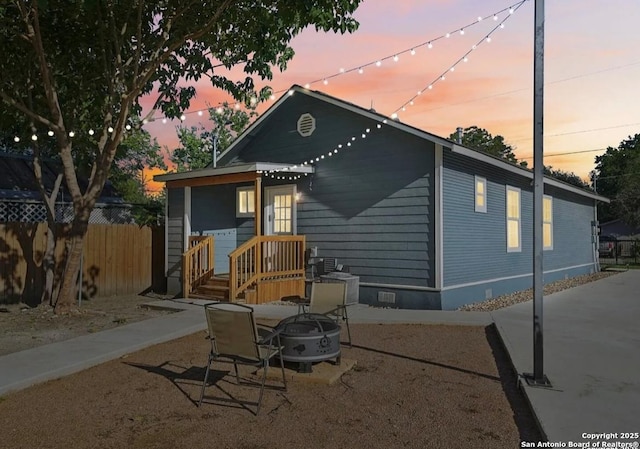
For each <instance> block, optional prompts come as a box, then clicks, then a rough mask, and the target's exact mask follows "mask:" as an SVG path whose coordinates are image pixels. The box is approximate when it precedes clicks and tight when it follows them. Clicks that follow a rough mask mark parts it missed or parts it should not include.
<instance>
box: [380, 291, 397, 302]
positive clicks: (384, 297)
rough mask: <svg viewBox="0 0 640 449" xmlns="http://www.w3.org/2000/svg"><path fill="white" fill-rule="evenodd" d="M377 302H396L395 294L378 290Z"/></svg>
mask: <svg viewBox="0 0 640 449" xmlns="http://www.w3.org/2000/svg"><path fill="white" fill-rule="evenodd" d="M378 302H383V303H386V304H395V303H396V294H395V293H392V292H378Z"/></svg>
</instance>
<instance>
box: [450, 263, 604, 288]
mask: <svg viewBox="0 0 640 449" xmlns="http://www.w3.org/2000/svg"><path fill="white" fill-rule="evenodd" d="M593 265H594V263H593V262H591V263H583V264H581V265H573V266H571V267H563V268H557V269H555V270H546V271H544V272H543V273H557V272H558V271H565V270H574V269H576V268H582V267H590V266H593ZM528 276H533V272H531V273H525V274H517V275H514V276H505V277H501V278H494V279H485V280H482V281H475V282H467V283H466V284H456V285H451V286H448V287H442V291H447V290H454V289H458V288H464V287H473V286H474V285H482V284H488V283H491V282H500V281H509V280H511V279H520V278H525V277H528Z"/></svg>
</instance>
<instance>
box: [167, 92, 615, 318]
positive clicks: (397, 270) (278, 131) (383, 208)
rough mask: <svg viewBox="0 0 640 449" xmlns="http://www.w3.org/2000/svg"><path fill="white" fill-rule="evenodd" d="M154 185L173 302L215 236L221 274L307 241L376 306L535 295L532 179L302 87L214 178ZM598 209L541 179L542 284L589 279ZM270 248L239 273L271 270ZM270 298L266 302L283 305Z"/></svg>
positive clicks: (230, 154) (204, 173) (180, 176)
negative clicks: (288, 242) (187, 267)
mask: <svg viewBox="0 0 640 449" xmlns="http://www.w3.org/2000/svg"><path fill="white" fill-rule="evenodd" d="M155 179H156V180H157V181H164V182H166V186H167V195H168V200H167V217H166V218H167V220H166V223H167V227H166V232H167V235H166V239H167V276H168V287H169V290H170V291H172V292H174V293H177V292H179V291H180V289H181V279H182V278H181V269H182V268H181V264H182V257H181V256H182V253H183V251H185V249H186V248H187V247H188V246H189V245H190V239H189V236H190V235H192V234H201V235H202V234H212V235H214V236H216V235H217V237H216V240H215V242H216V243H215V251H216V261H220V262H216V272H223V271H225V269H226V270H227V271H229V268H228V267H229V264H228V263H226V261H225V259H227V255H228V253H229V252H232V254H233V258H235V257H236V256H237V254H238V253H239V252H242V251H245V252H246V248H247V247H249V246H251V241H252V239H256V237H254V236H256V235H265V236H268V235H274V234H284V235H296V234H297V235H301V236H304V238H305V239H306V248H311V247H317V249H318V257H332V258H336V259H337V260H338V263H339V264H343V265H345V266H348V267H349V271H350V273H351V274H352V275H354V276H358V277H359V286H360V292H359V299H360V302H363V303H367V304H373V305H385V306H392V307H401V308H416V309H454V308H457V307H459V306H461V305H463V304H468V303H472V302H476V301H481V300H484V299H488V298H491V297H495V296H498V295H502V294H505V293H511V292H514V291H518V290H523V289H526V288H529V287H531V286H532V266H533V251H532V246H533V244H532V237H531V236H532V233H533V229H532V215H533V214H532V208H533V207H532V204H533V199H532V190H533V188H532V179H533V174H532V172H531V171H529V170H527V169H524V168H522V167H518V166H515V165H512V164H510V163H508V162H506V161H504V160H501V159H497V158H494V157H492V156H489V155H487V154H485V153H480V152H478V151H474V150H471V149H469V148H465V147H462V146H460V145H458V144H455V143H454V142H451V141H449V140H447V139H444V138H441V137H438V136H435V135H433V134H430V133H427V132H424V131H422V130H420V129H417V128H414V127H412V126H409V125H406V124H403V123H401V122H399V121H395V120H391V119H389V118H387V117H384V116H382V115H380V114H377V113H376V112H374V111H371V110H366V109H363V108H360V107H358V106H355V105H353V104H350V103H347V102H344V101H341V100H339V99H337V98H333V97H330V96H328V95H325V94H322V93H319V92H316V91H310V90H307V89H304V88H301V87H299V86H294V87H293V88H292V89H291V90H290V91H289V93H288V94H286V95H285V96H283V97H282V98H281V99H280V100H278V102H277V103H276V104H275V105H274V106H272V107H271V108H270V109H269V110H268V111H266V112H265V113H264V114H263V115H262V116H261V117H259V118H258V120H256V122H255V123H254V124H253V125H252V126H251V127H249V128H248V129H247V130H246V131H245V132H244V133H243V134H242V135H241V136H240V137H239V139H238V140H236V141H235V142H234V143H233V144H232V145H231V146H230V147H229V148H228V149H227V150H226V151H225V152H224V153H223V154H222V155H220V157H219V165H218V167H217V168H206V169H202V170H196V171H192V172H185V173H171V174H166V175H160V176H156V177H155ZM597 201H605V202H607V201H608V200H607V199H606V198H604V197H601V196H598V195H596V194H594V193H592V192H590V191H585V190H582V189H579V188H577V187H575V186H571V185H569V184H565V183H563V182H560V181H557V180H554V179H552V178H546V179H545V200H544V224H543V227H544V244H545V251H544V271H545V274H544V280H545V282H547V283H548V282H551V281H555V280H558V279H564V278H566V277H573V276H576V275H581V274H587V273H592V272H594V271H595V270H596V269H597V252H596V250H597V248H596V243H595V242H596V239H595V232H594V231H595V229H596V228H595V226H593V223H594V220H595V218H594V217H595V205H596V202H597ZM262 217H264V219H263V218H262ZM261 239H262V240H261V241H263V242H266V241H267V240H265V238H264V237H261ZM269 241H270V242H271V243H263V245H274V244H275V243H274V242H275V239H271V240H269ZM241 245H242V249H241V250H236V251H235V252H234V249H235V248H238V247H239V246H241ZM220 248H222V249H221V250H220ZM254 248H257V247H255V246H254ZM267 248H270V247H269V246H262V250H261V252H258V255H259V256H258V259H250V261H249V262H246V261H245V265H248V266H251V267H254V266H255V265H256V264H257V265H260V266H263V267H267V266H268V264H266V262H265V264H262V262H260V261H259V259H260V258H266V257H267V255H266V253H267V252H268V251H267ZM270 256H273V255H272V254H271V255H270ZM250 257H254V256H250ZM233 258H232V259H233ZM256 260H258V262H256ZM220 264H221V265H220ZM232 264H233V266H234V267H237V263H236V261H232ZM235 271H236V269H233V270H231V273H230V276H231V277H232V278H233V277H234V276H235V274H234V272H235ZM282 272H283V273H284V272H285V271H282ZM287 273H290V275H291V276H293V274H291V273H293V271H287ZM307 273H308V272H307ZM251 276H254V277H252V278H251V279H254V280H255V279H258V278H259V277H256V276H255V273H253V274H251ZM266 278H268V277H264V279H266ZM260 279H263V278H260ZM182 282H184V281H182ZM241 284H242V283H241V282H238V284H237V285H238V286H240V285H241ZM242 285H244V287H243V288H246V287H247V285H248V283H246V282H245V283H244V284H242ZM240 290H242V289H239V290H237V291H236V290H233V292H235V293H241V292H240ZM265 291H266V290H265ZM271 291H272V292H273V293H271V297H270V298H269V297H268V296H267V294H266V293H265V295H263V298H262V300H265V299H272V300H277V299H279V297H280V296H281V295H280V293H282V291H280V292H279V291H277V290H271ZM235 297H236V296H235V294H232V298H235ZM258 302H260V301H258Z"/></svg>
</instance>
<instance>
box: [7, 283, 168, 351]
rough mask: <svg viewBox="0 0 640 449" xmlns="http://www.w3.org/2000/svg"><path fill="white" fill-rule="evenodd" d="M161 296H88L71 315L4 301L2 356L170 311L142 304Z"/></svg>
mask: <svg viewBox="0 0 640 449" xmlns="http://www.w3.org/2000/svg"><path fill="white" fill-rule="evenodd" d="M157 299H162V297H161V296H140V295H129V296H113V297H108V298H96V299H90V300H84V301H82V304H80V305H79V306H77V310H76V311H75V312H74V313H73V314H71V315H68V316H58V315H55V314H54V313H53V309H52V308H51V307H36V308H31V307H28V306H26V305H25V304H11V305H2V304H0V356H2V355H5V354H9V353H11V352H17V351H22V350H24V349H30V348H34V347H36V346H40V345H44V344H48V343H54V342H57V341H62V340H68V339H69V338H73V337H77V336H80V335H86V334H90V333H94V332H100V331H102V330H107V329H110V328H112V327H116V326H121V325H123V324H130V323H134V322H136V321H141V320H145V319H147V318H153V317H155V316H159V315H163V314H166V313H168V312H159V311H154V310H148V309H144V308H141V307H139V306H140V304H143V303H145V302H151V301H155V300H157Z"/></svg>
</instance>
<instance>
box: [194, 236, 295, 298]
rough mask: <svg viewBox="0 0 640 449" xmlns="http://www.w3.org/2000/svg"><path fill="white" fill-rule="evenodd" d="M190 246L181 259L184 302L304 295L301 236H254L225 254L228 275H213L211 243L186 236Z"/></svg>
mask: <svg viewBox="0 0 640 449" xmlns="http://www.w3.org/2000/svg"><path fill="white" fill-rule="evenodd" d="M190 245H191V247H190V248H189V250H188V251H186V252H185V253H184V254H183V256H182V286H183V290H182V295H183V297H185V298H190V297H191V298H200V299H210V300H214V301H229V302H241V303H246V304H263V303H266V302H270V301H275V300H278V299H280V298H282V297H284V296H291V295H299V296H304V291H305V257H304V255H305V237H304V236H300V235H289V236H285V235H269V236H255V237H253V238H251V239H250V240H249V241H247V242H245V243H244V244H242V245H241V246H239V247H238V248H236V249H235V250H234V251H232V252H231V253H230V254H229V256H228V257H229V272H228V273H223V274H218V275H216V270H215V263H214V260H215V240H214V238H213V237H212V236H206V237H196V236H192V237H191V238H190Z"/></svg>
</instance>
